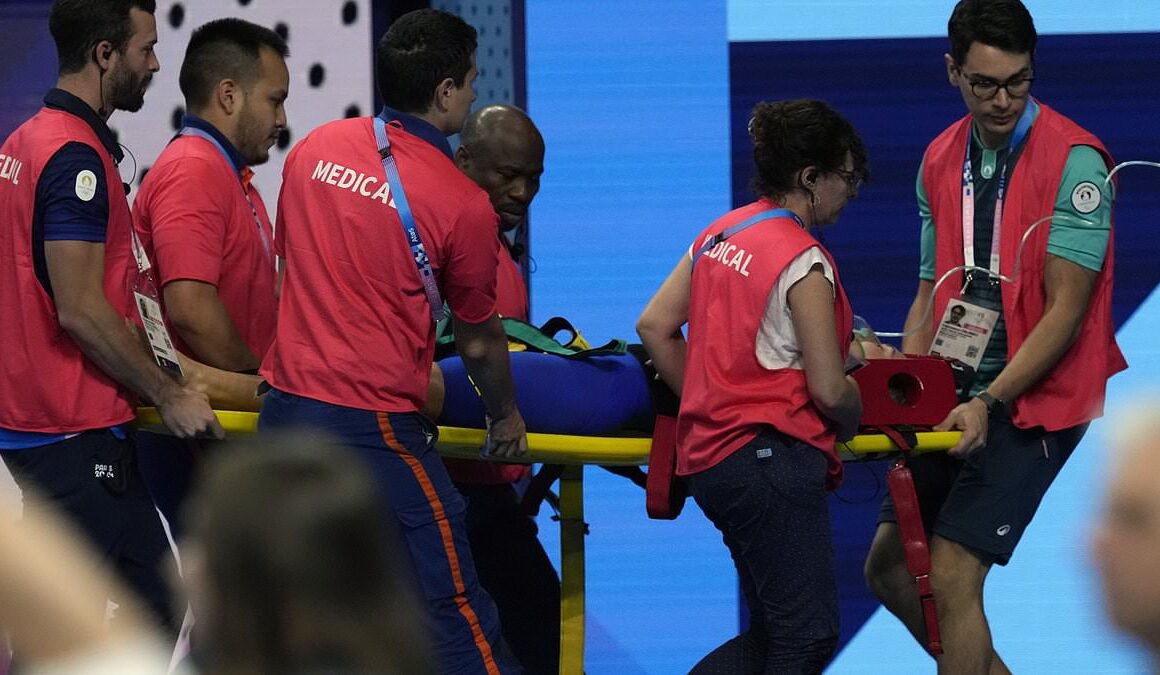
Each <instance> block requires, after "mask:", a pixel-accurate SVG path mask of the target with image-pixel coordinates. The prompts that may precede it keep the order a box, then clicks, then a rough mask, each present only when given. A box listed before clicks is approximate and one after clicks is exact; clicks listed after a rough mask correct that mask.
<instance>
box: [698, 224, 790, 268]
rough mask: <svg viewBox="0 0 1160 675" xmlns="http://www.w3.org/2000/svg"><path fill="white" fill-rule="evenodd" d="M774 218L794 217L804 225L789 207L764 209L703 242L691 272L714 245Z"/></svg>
mask: <svg viewBox="0 0 1160 675" xmlns="http://www.w3.org/2000/svg"><path fill="white" fill-rule="evenodd" d="M772 218H793V219H794V220H795V221H797V224H798V225H802V226H803V227H804V224H803V223H802V219H801V218H798V216H797V214H796V213H794V212H793V211H790V210H789V209H769V210H766V211H762V212H761V213H759V214H757V215H755V216H752V217H750V218H748V219H746V220H743V221H741V222H740V223H737V224H736V225H733V226H731V227H727V228H725V229H724V230H722V231H720V232H718V233H717V234H715V235H713V236H711V237H709V238H708V240H706V241H705V243H704V244H701V248H699V249H697V250H696V252H694V253H693V261H692V263H693V264H692V267H691V268H690V269H689V273H690V274H691V273H692V268H693V267H696V266H697V261H698V260H700V259H701V258H702V257H703V256H704V255H705V254H706V253H708V252H709V251H710V250H712V249H713V247H715V246H716V245H717V244H720V243H721V242H723V241H725V240H726V239H728V238H729V237H732V236H733V235H735V234H737V233H738V232H741V231H742V230H746V229H749V228H750V227H751V226H753V225H756V224H758V223H760V222H761V221H763V220H770V219H772Z"/></svg>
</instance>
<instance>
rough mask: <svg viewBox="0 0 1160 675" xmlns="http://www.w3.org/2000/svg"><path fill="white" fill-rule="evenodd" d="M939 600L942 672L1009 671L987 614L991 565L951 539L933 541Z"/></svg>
mask: <svg viewBox="0 0 1160 675" xmlns="http://www.w3.org/2000/svg"><path fill="white" fill-rule="evenodd" d="M931 558H932V562H933V570H934V571H933V573H932V574H931V581H932V583H933V586H934V595H935V602H936V603H937V606H938V622H939V632H940V633H941V634H942V645H943V655H942V656H941V657H939V659H938V672H939V673H954V674H955V675H968V674H970V673H978V674H979V675H985V674H986V673H1006V672H1009V671H1008V670H1007V666H1006V665H1005V664H1004V663H1003V661H1002V659H999V658H998V655H997V654H996V653H995V649H994V645H993V644H992V642H991V628H990V626H989V625H988V624H987V617H986V616H985V615H984V614H983V582H984V581H986V578H987V573H988V572H989V571H990V569H991V566H990V564H988V563H984V562H983V561H981V560H979V559H978V558H977V557H976V556H975V555H974V554H973V553H971V552H970V551H969V550H968V549H966V548H965V547H963V546H962V545H960V544H956V543H955V542H953V541H950V540H949V539H943V538H942V537H939V536H937V535H936V536H935V537H933V538H932V541H931Z"/></svg>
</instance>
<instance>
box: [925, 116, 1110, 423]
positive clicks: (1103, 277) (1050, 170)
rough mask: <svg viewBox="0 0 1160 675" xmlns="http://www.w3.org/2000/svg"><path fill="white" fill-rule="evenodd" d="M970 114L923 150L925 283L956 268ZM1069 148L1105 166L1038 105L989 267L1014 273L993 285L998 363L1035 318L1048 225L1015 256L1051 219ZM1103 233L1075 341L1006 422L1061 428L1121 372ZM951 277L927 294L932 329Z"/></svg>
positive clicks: (1095, 412) (1084, 137) (1093, 411)
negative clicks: (1001, 345)
mask: <svg viewBox="0 0 1160 675" xmlns="http://www.w3.org/2000/svg"><path fill="white" fill-rule="evenodd" d="M970 124H971V117H970V116H969V115H968V116H967V117H964V118H963V119H961V120H959V121H958V122H956V123H955V124H953V125H951V126H950V128H948V129H947V130H946V131H944V132H942V134H940V135H939V136H938V137H937V138H936V139H935V140H934V141H933V142H932V143H931V144H930V146H929V147H927V150H926V156H925V158H924V160H923V161H924V165H923V166H924V169H923V175H922V181H923V186H924V187H925V189H926V195H927V199H928V200H929V202H930V210H931V214H932V216H933V218H934V226H935V232H936V236H935V242H936V243H935V247H936V248H935V278H936V279H938V278H940V277H941V276H942V275H943V274H944V273H945V272H946V271H947V270H949V269H951V268H952V267H956V266H958V265H962V264H963V228H962V203H963V196H962V167H963V157H964V156H965V154H966V149H967V147H966V143H967V136H968V134H969V132H970ZM1077 145H1089V146H1091V147H1093V148H1095V149H1096V150H1098V151H1099V152H1100V154H1101V155H1103V157H1104V162H1105V163H1106V164H1107V165H1108V167H1109V168H1111V166H1112V165H1113V161H1112V158H1111V155H1109V154H1108V151H1107V149H1106V148H1104V146H1103V144H1102V143H1100V140H1099V139H1098V138H1096V137H1095V136H1093V135H1092V134H1091V133H1089V132H1087V131H1085V130H1084V129H1082V128H1080V127H1079V126H1078V125H1076V124H1075V123H1074V122H1072V121H1071V120H1069V119H1067V118H1066V117H1064V116H1063V115H1060V114H1059V113H1057V112H1055V111H1054V110H1052V109H1051V108H1049V107H1047V106H1046V105H1043V104H1040V106H1039V117H1038V118H1037V119H1036V120H1035V124H1034V125H1033V126H1032V128H1031V133H1030V134H1029V136H1028V138H1027V141H1026V145H1025V146H1024V149H1023V152H1022V154H1021V155H1020V156H1019V159H1018V161H1017V162H1016V165H1015V166H1014V167H1012V170H1011V175H1010V180H1011V184H1010V187H1009V188H1008V190H1007V195H1006V200H1005V203H1004V205H1003V222H1002V234H1001V237H1000V242H999V271H1000V272H1001V273H1002V274H1003V275H1004V276H1007V277H1012V276H1014V277H1015V279H1016V281H1015V283H1014V284H1009V283H1003V284H1001V288H1002V293H1003V315H1004V317H1005V318H1006V321H1007V358H1008V360H1010V359H1011V358H1012V357H1014V356H1015V352H1017V351H1018V350H1019V347H1020V346H1021V345H1022V344H1023V341H1024V340H1025V339H1026V338H1027V335H1028V334H1029V333H1030V332H1031V330H1032V329H1033V328H1034V327H1035V325H1036V324H1037V323H1038V322H1039V319H1040V318H1041V317H1042V316H1043V311H1044V304H1045V300H1046V295H1045V293H1044V287H1043V273H1044V266H1045V264H1046V262H1047V240H1048V234H1049V232H1050V229H1051V226H1050V225H1049V224H1047V223H1045V224H1043V225H1042V226H1040V227H1037V228H1035V231H1034V232H1033V233H1031V235H1030V236H1029V237H1028V238H1027V243H1026V244H1025V245H1024V246H1023V252H1022V256H1021V258H1020V264H1019V267H1020V269H1019V270H1016V269H1015V257H1016V253H1017V252H1018V250H1019V246H1020V241H1021V240H1022V239H1023V235H1024V233H1026V231H1027V229H1028V227H1029V226H1030V225H1031V224H1032V223H1034V222H1035V221H1037V220H1039V219H1040V218H1043V217H1045V216H1049V215H1051V213H1052V211H1053V210H1054V208H1055V199H1056V195H1057V193H1058V192H1059V183H1060V180H1061V178H1062V176H1063V169H1064V166H1065V165H1066V164H1067V157H1068V154H1069V153H1070V152H1071V149H1072V148H1073V147H1074V146H1077ZM1113 234H1114V231H1113V233H1109V235H1108V251H1107V257H1106V258H1105V261H1104V267H1103V270H1101V271H1100V274H1099V276H1098V277H1097V278H1096V282H1095V286H1094V288H1093V289H1092V296H1091V299H1090V300H1089V302H1088V308H1087V313H1086V314H1085V316H1084V319H1083V323H1082V324H1081V326H1080V333H1079V337H1078V338H1077V339H1076V341H1075V343H1074V344H1073V345H1072V346H1071V348H1070V349H1069V350H1068V351H1067V352H1066V353H1065V354H1064V355H1063V357H1062V358H1060V360H1059V362H1058V363H1056V365H1055V367H1053V368H1052V369H1051V370H1050V371H1048V373H1047V374H1046V375H1044V376H1043V378H1042V379H1040V380H1039V382H1037V383H1036V384H1035V385H1034V386H1032V387H1031V388H1030V389H1028V390H1027V391H1026V392H1024V393H1023V395H1021V396H1019V397H1018V398H1016V399H1015V401H1014V408H1013V413H1014V421H1015V425H1016V426H1017V427H1020V428H1023V429H1027V428H1031V427H1036V426H1042V427H1044V428H1046V429H1047V430H1048V431H1056V430H1059V429H1066V428H1067V427H1071V426H1074V425H1076V424H1082V423H1084V422H1087V421H1089V420H1092V419H1095V418H1096V417H1099V416H1100V415H1102V414H1103V406H1104V392H1105V389H1106V384H1107V379H1108V378H1109V377H1111V376H1112V375H1114V374H1116V373H1118V372H1120V371H1121V370H1123V369H1125V368H1127V367H1128V364H1127V362H1126V361H1125V360H1124V356H1123V354H1122V353H1121V352H1120V348H1119V346H1117V345H1116V337H1115V326H1114V325H1113V324H1112V270H1113V268H1114V255H1113V253H1114V237H1113V236H1112V235H1113ZM962 283H963V282H962V274H961V273H956V274H953V275H951V278H950V279H948V280H947V281H946V282H944V283H943V285H942V286H940V287H939V289H938V291H937V293H936V294H935V303H934V311H933V313H932V317H933V321H934V326H935V328H936V329H937V323H938V318H939V317H941V316H942V315H943V311H944V310H945V309H946V306H947V302H948V301H950V299H951V298H953V297H955V295H956V294H957V292H958V289H960V288H962Z"/></svg>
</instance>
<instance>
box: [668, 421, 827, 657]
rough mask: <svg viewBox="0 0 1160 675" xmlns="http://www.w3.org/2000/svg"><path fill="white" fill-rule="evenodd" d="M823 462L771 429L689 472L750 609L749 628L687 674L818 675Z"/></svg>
mask: <svg viewBox="0 0 1160 675" xmlns="http://www.w3.org/2000/svg"><path fill="white" fill-rule="evenodd" d="M825 485H826V458H825V456H824V455H823V454H822V453H821V451H819V450H818V449H817V448H814V447H811V446H809V445H807V444H805V443H802V442H801V441H798V440H796V439H793V438H790V437H788V436H785V435H783V434H781V433H778V432H777V431H774V430H773V429H768V430H766V431H764V432H762V433H760V434H758V435H757V437H756V438H754V439H753V440H752V441H750V442H749V443H747V444H746V445H744V446H742V447H741V448H740V449H739V450H737V451H736V452H734V453H733V454H732V455H730V456H729V457H727V458H725V459H724V460H723V461H721V462H720V463H719V464H717V465H715V466H713V467H711V468H709V469H707V470H705V471H702V472H700V473H697V474H693V475H692V476H689V487H690V490H691V492H692V494H693V498H694V499H696V501H697V505H698V506H700V507H701V510H702V511H704V512H705V515H706V516H708V518H709V520H710V521H712V523H713V525H714V526H716V527H717V529H718V530H720V531H721V535H722V537H723V538H724V540H725V545H726V546H728V547H729V553H730V555H731V556H732V557H733V564H734V565H735V566H736V567H737V574H738V576H739V577H740V580H741V591H742V593H743V594H744V595H745V602H746V604H747V605H748V607H749V612H750V623H749V630H748V631H746V632H745V633H743V634H741V635H739V636H737V637H736V638H733V639H732V640H729V641H728V642H726V643H725V644H723V645H721V646H720V647H718V648H717V649H715V650H714V651H713V652H711V653H710V654H709V655H708V656H706V657H705V658H704V659H702V660H701V662H700V663H698V664H697V665H696V666H694V668H693V671H692V672H693V673H698V674H700V675H709V674H711V673H771V674H772V673H777V674H778V675H790V674H797V673H821V672H822V669H823V668H824V667H825V665H826V663H827V662H829V660H830V658H831V657H832V656H833V653H834V648H835V646H836V645H837V642H838V590H837V585H836V582H835V580H834V554H833V548H832V545H831V535H830V512H829V506H828V504H827V502H826V487H825Z"/></svg>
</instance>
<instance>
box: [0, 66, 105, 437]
mask: <svg viewBox="0 0 1160 675" xmlns="http://www.w3.org/2000/svg"><path fill="white" fill-rule="evenodd" d="M44 106H45V107H46V108H51V109H53V110H63V111H64V112H67V113H69V114H71V115H75V116H76V117H79V118H81V119H82V120H84V121H85V123H87V124H88V125H89V126H90V127H92V129H93V131H94V132H96V134H97V138H99V139H100V140H101V145H103V146H104V148H105V150H107V151H108V152H109V154H110V155H112V156H113V159H114V161H116V162H120V161H121V160H122V159H123V158H124V153H123V152H122V151H121V147H120V146H119V145H117V140H116V138H114V137H113V132H112V131H110V130H109V125H107V124H105V121H104V120H103V119H101V118H100V116H99V115H97V113H96V111H94V110H93V109H92V108H91V107H89V104H87V103H85V102H84V101H82V100H81V99H79V98H77V97H76V96H73V95H72V94H70V93H68V92H67V91H64V90H62V89H53V90H51V91H49V92H48V93H47V94H45V96H44ZM82 171H91V172H92V173H93V175H94V176H96V179H97V187H96V191H95V193H94V194H93V198H92V199H90V200H89V201H84V200H82V199H81V198H80V197H78V196H77V193H76V180H77V175H78V174H80V172H82ZM107 180H108V177H107V176H105V165H104V163H103V162H102V161H101V157H100V156H99V155H98V154H97V152H96V150H94V149H93V148H92V147H90V146H88V145H85V144H84V143H81V142H80V141H76V142H71V143H66V144H64V145H63V146H61V148H60V150H58V151H57V152H56V154H54V155H53V156H52V158H51V159H49V160H48V163H47V164H45V166H44V170H43V171H41V173H40V179H39V181H37V183H36V203H35V206H34V207H33V211H32V259H33V268H34V270H35V272H36V278H37V279H38V280H39V281H40V284H41V286H43V287H44V290H45V291H46V292H47V293H48V294H49V296H51V295H52V284H51V283H50V281H49V278H48V266H47V264H46V262H45V256H44V242H46V241H88V242H98V243H99V242H103V241H105V230H106V229H107V227H108V222H109V195H108V188H107V185H108V183H107ZM113 180H116V181H120V180H121V178H120V176H114V177H113ZM114 433H117V434H120V433H123V432H121V430H120V429H116V430H114ZM71 435H73V434H42V433H35V432H26V431H11V430H8V429H0V450H17V449H23V448H37V447H40V446H43V445H48V444H50V443H56V442H59V441H62V440H64V439H66V438H68V437H69V436H71Z"/></svg>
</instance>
